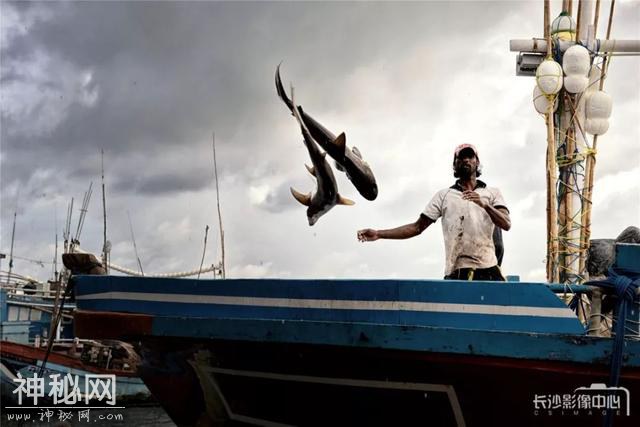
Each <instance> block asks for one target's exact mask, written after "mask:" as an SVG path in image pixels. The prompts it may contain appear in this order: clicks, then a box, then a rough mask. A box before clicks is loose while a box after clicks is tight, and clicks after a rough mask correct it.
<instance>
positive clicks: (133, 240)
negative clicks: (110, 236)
mask: <svg viewBox="0 0 640 427" xmlns="http://www.w3.org/2000/svg"><path fill="white" fill-rule="evenodd" d="M127 218H128V219H129V230H131V241H132V242H133V251H134V253H135V254H136V260H137V261H138V267H139V268H140V273H141V274H142V275H143V276H144V270H142V262H141V261H140V257H139V256H138V246H137V245H136V236H134V235H133V224H132V223H131V215H129V211H127Z"/></svg>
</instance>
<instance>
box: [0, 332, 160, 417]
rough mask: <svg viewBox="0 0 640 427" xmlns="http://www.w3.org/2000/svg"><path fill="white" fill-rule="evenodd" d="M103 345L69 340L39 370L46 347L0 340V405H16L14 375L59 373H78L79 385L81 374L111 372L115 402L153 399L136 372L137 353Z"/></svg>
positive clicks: (46, 385) (125, 347) (46, 383)
mask: <svg viewBox="0 0 640 427" xmlns="http://www.w3.org/2000/svg"><path fill="white" fill-rule="evenodd" d="M110 344H111V345H110V346H109V345H105V344H104V343H99V342H89V341H85V342H78V344H77V345H75V343H71V344H69V345H66V346H64V347H63V348H61V345H59V344H58V345H57V348H55V349H54V351H52V352H51V354H50V355H49V357H48V360H47V364H46V367H45V369H44V371H43V372H42V373H40V369H41V366H42V361H43V360H44V358H45V354H46V349H45V348H37V347H33V346H29V345H24V344H18V343H13V342H9V341H2V342H0V355H1V360H2V372H1V376H2V405H3V407H4V406H9V405H8V404H9V403H13V404H17V402H16V398H17V397H16V396H17V395H16V394H15V393H14V390H15V387H16V386H17V385H18V383H17V382H16V381H13V380H14V379H15V378H17V377H18V374H20V375H21V376H22V378H29V377H33V376H34V375H38V376H39V377H40V378H42V377H44V378H45V379H47V378H49V376H50V375H56V374H59V375H60V378H63V377H64V376H66V375H67V374H71V375H72V376H76V375H77V376H78V379H79V384H83V385H84V384H85V376H86V375H88V374H99V375H115V378H116V386H115V391H116V400H117V402H118V404H126V403H131V404H140V403H145V402H150V401H153V399H152V397H151V394H150V393H149V390H148V389H147V387H146V386H145V385H144V383H143V382H142V380H141V379H140V378H139V377H138V374H137V373H136V365H137V356H136V355H135V352H134V351H133V349H132V348H131V347H130V346H129V345H127V344H123V343H116V342H114V343H110ZM50 390H51V385H50V381H46V380H45V381H44V394H45V398H42V399H40V401H39V405H40V406H43V402H47V401H48V400H50V398H47V396H49V392H50ZM29 403H30V402H29V399H25V400H23V403H22V405H21V406H31V405H30V404H29Z"/></svg>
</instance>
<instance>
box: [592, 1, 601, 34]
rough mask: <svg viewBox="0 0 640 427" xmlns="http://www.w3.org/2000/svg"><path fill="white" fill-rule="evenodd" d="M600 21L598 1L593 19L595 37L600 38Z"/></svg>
mask: <svg viewBox="0 0 640 427" xmlns="http://www.w3.org/2000/svg"><path fill="white" fill-rule="evenodd" d="M599 19H600V0H596V14H595V16H594V17H593V37H594V38H598V20H599Z"/></svg>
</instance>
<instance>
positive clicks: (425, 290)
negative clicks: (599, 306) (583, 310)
mask: <svg viewBox="0 0 640 427" xmlns="http://www.w3.org/2000/svg"><path fill="white" fill-rule="evenodd" d="M628 246H629V247H628V248H627V249H629V251H630V252H629V253H628V254H627V255H625V259H627V260H630V261H627V262H628V263H629V262H630V264H627V265H625V266H624V267H625V268H634V269H635V271H636V272H637V273H640V246H639V245H628ZM71 283H72V284H73V286H75V293H76V302H77V304H78V309H77V310H76V312H75V322H76V332H77V333H78V335H79V336H87V337H88V336H92V337H98V338H110V339H122V340H127V341H129V342H136V343H138V344H139V349H140V355H141V358H142V361H141V364H140V366H139V373H140V376H141V378H142V379H143V380H144V382H145V384H146V385H147V386H148V387H149V389H150V390H151V392H152V393H153V395H154V396H155V397H156V398H157V399H158V401H159V402H160V403H161V404H162V406H163V407H164V409H165V410H166V412H167V413H168V414H169V416H170V417H171V418H172V419H173V421H174V422H175V423H176V424H178V425H223V424H224V423H226V422H232V423H233V422H236V423H247V424H253V425H279V426H281V425H322V426H325V425H434V426H449V425H457V426H463V425H473V426H477V425H481V426H484V425H492V426H498V425H509V426H513V425H557V424H559V423H561V424H562V425H563V426H567V425H578V424H579V425H580V426H590V425H594V426H595V425H598V426H599V425H601V424H602V419H603V415H602V410H601V409H600V410H597V409H596V411H595V413H589V412H587V411H586V410H578V409H579V408H577V407H576V406H575V405H576V403H575V402H576V399H577V395H583V394H584V395H588V394H589V393H592V394H593V393H595V394H598V393H605V394H606V393H617V391H608V392H603V391H602V388H603V387H605V386H604V384H605V383H608V381H609V374H610V370H611V366H609V365H610V361H611V354H612V351H613V347H612V346H613V343H614V340H613V339H612V338H605V337H596V336H589V335H588V334H587V331H586V330H585V327H584V326H583V325H582V323H581V322H580V321H579V320H578V318H577V317H576V314H575V313H574V312H573V311H572V310H571V309H570V308H569V307H567V306H566V305H565V303H564V302H563V301H562V300H561V299H560V298H558V297H557V296H556V295H554V293H553V291H552V287H550V286H548V285H547V284H544V283H509V282H507V283H503V282H473V283H469V282H463V281H442V280H276V279H263V280H258V279H252V280H249V279H247V280H243V279H237V280H229V279H225V280H184V279H157V278H155V279H154V278H130V277H112V276H75V277H72V279H71ZM582 290H584V291H588V288H586V287H584V288H583V289H582ZM633 304H634V306H633V309H632V311H631V312H630V313H636V314H635V315H636V316H637V313H638V312H639V311H640V303H639V302H638V298H637V297H636V299H635V301H634V303H633ZM634 310H635V311H634ZM637 320H638V319H634V321H635V322H637ZM633 324H634V323H630V325H633ZM634 333H635V334H638V332H637V327H636V330H635V332H634ZM623 344H624V345H623V350H622V354H621V356H622V360H623V362H622V368H621V371H620V377H619V378H620V380H619V387H621V388H622V389H620V390H623V391H624V390H627V391H628V393H629V395H630V399H629V397H628V396H627V397H626V404H629V405H632V406H630V408H632V410H631V411H630V415H627V413H626V409H627V407H626V406H625V396H621V398H622V403H621V408H620V410H619V411H618V412H614V417H613V418H614V421H615V425H616V426H627V425H628V426H632V425H633V426H637V425H639V422H638V420H639V417H640V413H638V412H639V411H638V410H637V408H638V405H637V401H638V400H637V399H640V336H637V337H636V336H631V337H629V338H626V339H624V342H623ZM176 390H179V393H176ZM555 396H558V397H557V398H556V397H555ZM565 396H574V397H573V399H574V400H573V402H574V403H573V404H574V407H575V410H578V412H577V415H576V414H574V413H573V412H568V413H567V414H564V415H562V414H560V411H561V410H562V408H563V400H562V399H564V397H565ZM619 398H620V397H619ZM547 399H548V403H549V410H552V409H553V408H555V410H556V412H555V414H552V415H549V413H548V411H546V410H543V409H544V407H545V405H546V404H547ZM567 402H568V403H567V405H568V406H567V409H569V408H570V404H571V400H568V401H567ZM557 405H559V406H557ZM558 408H560V409H558ZM594 409H595V408H594ZM572 411H573V410H572ZM552 412H553V411H552ZM618 413H619V414H618Z"/></svg>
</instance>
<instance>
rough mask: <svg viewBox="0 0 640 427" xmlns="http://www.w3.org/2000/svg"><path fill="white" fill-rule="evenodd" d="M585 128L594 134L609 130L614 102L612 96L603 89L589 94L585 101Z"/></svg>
mask: <svg viewBox="0 0 640 427" xmlns="http://www.w3.org/2000/svg"><path fill="white" fill-rule="evenodd" d="M585 106H586V109H585V115H586V117H587V120H586V122H585V126H584V127H585V130H586V131H587V132H589V133H590V134H592V135H602V134H604V133H606V132H607V130H609V117H611V108H612V106H613V102H612V99H611V96H610V95H609V94H608V93H606V92H604V91H601V90H598V91H594V92H592V93H590V94H588V95H587V99H586V102H585Z"/></svg>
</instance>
